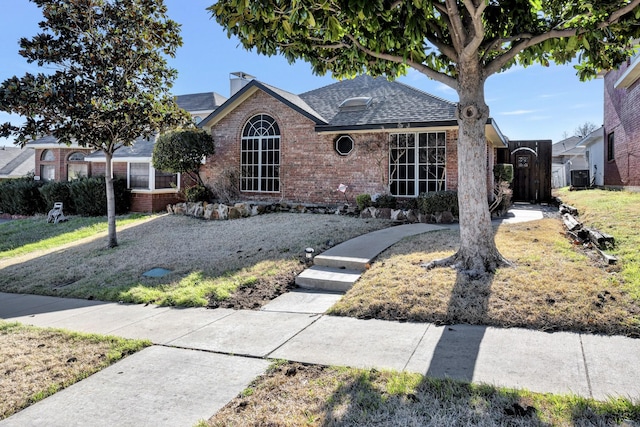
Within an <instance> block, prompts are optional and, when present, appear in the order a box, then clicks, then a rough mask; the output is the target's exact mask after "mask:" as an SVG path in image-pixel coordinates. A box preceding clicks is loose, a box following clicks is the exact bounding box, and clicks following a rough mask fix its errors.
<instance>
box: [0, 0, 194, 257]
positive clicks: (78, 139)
mask: <svg viewBox="0 0 640 427" xmlns="http://www.w3.org/2000/svg"><path fill="white" fill-rule="evenodd" d="M31 1H33V2H34V3H35V4H37V5H38V7H40V8H41V10H42V14H43V17H44V20H43V21H42V22H40V24H39V26H40V29H41V32H40V33H39V34H37V35H35V36H34V37H32V38H31V39H27V38H22V39H21V40H20V50H19V53H20V55H22V56H23V57H25V58H26V60H27V62H29V63H36V64H37V65H38V66H40V67H44V68H43V72H40V73H37V74H35V75H34V74H31V73H27V74H25V75H24V76H22V77H15V76H14V77H12V78H9V79H7V80H5V81H4V82H2V84H0V110H2V111H6V112H10V113H16V114H19V115H21V116H22V117H23V118H24V120H25V122H24V123H22V124H20V125H15V124H12V123H4V124H3V125H2V127H1V131H0V136H4V137H7V136H11V135H13V136H15V138H16V143H17V144H19V145H21V146H24V145H25V144H26V143H27V142H28V141H30V140H33V139H36V138H38V137H42V136H46V135H51V136H53V137H55V138H56V140H57V141H58V142H59V143H61V144H71V143H77V144H78V145H80V146H82V147H89V148H94V149H98V150H102V152H104V154H105V157H106V168H107V173H106V175H107V179H106V183H107V184H106V185H107V206H108V208H107V210H108V217H109V246H116V245H117V240H116V234H115V207H114V203H115V202H114V200H113V183H112V181H111V179H110V178H111V158H112V155H113V153H114V152H115V151H116V150H117V149H118V148H120V147H122V146H129V145H132V144H133V143H134V141H135V140H136V138H139V137H146V138H148V137H151V136H152V135H153V134H155V133H156V132H158V131H159V130H161V129H163V128H167V127H168V128H173V127H175V126H178V125H180V124H182V123H185V122H187V121H188V120H189V116H188V114H187V113H186V112H184V111H183V110H181V109H179V108H178V106H177V105H176V103H175V101H174V99H173V97H172V96H171V95H170V93H169V89H170V88H171V86H172V82H173V80H174V79H175V77H176V75H177V72H176V70H174V69H172V68H170V67H168V66H167V61H166V59H165V58H166V57H173V56H174V55H175V52H176V50H177V48H178V47H179V46H180V45H181V44H182V39H181V38H180V36H179V29H180V28H179V25H178V24H177V23H176V22H174V21H172V20H170V19H168V17H167V14H166V12H167V9H166V7H165V5H164V3H163V0H31Z"/></svg>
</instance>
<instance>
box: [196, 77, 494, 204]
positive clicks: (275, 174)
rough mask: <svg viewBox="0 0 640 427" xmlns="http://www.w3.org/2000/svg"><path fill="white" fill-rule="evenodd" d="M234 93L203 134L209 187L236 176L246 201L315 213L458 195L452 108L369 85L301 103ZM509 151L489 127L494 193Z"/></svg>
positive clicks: (280, 95)
mask: <svg viewBox="0 0 640 427" xmlns="http://www.w3.org/2000/svg"><path fill="white" fill-rule="evenodd" d="M237 75H238V76H240V77H243V76H244V75H243V74H242V73H240V74H237ZM249 77H250V76H249ZM240 86H241V88H240ZM233 87H234V84H232V88H233ZM235 87H236V90H237V91H236V92H235V93H232V94H231V97H230V98H229V99H228V100H227V101H226V102H225V103H223V104H222V105H221V106H220V107H219V108H217V109H216V110H215V111H213V112H212V113H211V114H210V115H209V116H208V117H206V118H205V119H203V120H202V122H200V124H199V126H200V127H202V128H204V129H207V130H209V131H210V132H211V134H212V136H213V139H214V141H215V146H216V153H215V154H214V155H213V156H211V157H210V158H208V159H207V162H206V164H205V165H203V168H202V175H203V179H204V180H205V182H207V183H208V184H212V183H214V182H217V181H218V182H220V180H222V179H223V178H222V177H223V176H225V175H226V174H227V172H228V171H229V169H235V170H236V172H237V176H239V181H240V182H239V189H240V192H241V195H242V198H244V199H247V200H256V201H268V202H276V201H287V202H295V203H310V204H313V203H321V204H339V203H342V202H344V200H345V195H346V197H347V198H348V200H349V201H350V202H353V201H354V200H355V196H356V195H358V194H362V193H368V194H371V195H374V194H384V193H390V194H392V195H394V196H398V197H403V198H411V197H416V196H418V195H419V194H420V193H423V192H432V191H440V190H453V189H456V188H457V185H458V166H457V150H458V146H457V141H458V124H457V120H456V108H457V104H456V103H453V102H449V101H446V100H443V99H441V98H438V97H435V96H433V95H430V94H428V93H425V92H423V91H421V90H418V89H415V88H413V87H410V86H407V85H405V84H402V83H399V82H390V81H388V80H387V79H385V78H372V77H370V76H366V75H363V76H359V77H356V78H354V79H352V80H343V81H340V82H337V83H334V84H330V85H328V86H325V87H321V88H319V89H315V90H312V91H309V92H306V93H302V94H300V95H295V94H292V93H289V92H287V91H284V90H282V89H279V88H276V87H273V86H271V85H268V84H266V83H262V82H260V81H258V80H255V79H244V81H243V83H242V84H241V85H238V84H237V82H236V84H235ZM506 146H507V143H506V138H505V137H504V136H503V135H502V134H501V132H500V130H499V128H498V126H497V125H496V123H495V121H494V120H493V119H489V120H488V122H487V124H486V148H487V150H486V151H487V181H488V183H489V189H492V188H493V173H492V170H493V164H494V161H495V160H494V159H495V157H496V149H498V148H505V147H506ZM341 184H342V186H343V187H342V188H343V189H344V186H345V185H346V186H347V191H346V193H345V194H343V193H342V192H340V191H337V189H338V188H339V186H341Z"/></svg>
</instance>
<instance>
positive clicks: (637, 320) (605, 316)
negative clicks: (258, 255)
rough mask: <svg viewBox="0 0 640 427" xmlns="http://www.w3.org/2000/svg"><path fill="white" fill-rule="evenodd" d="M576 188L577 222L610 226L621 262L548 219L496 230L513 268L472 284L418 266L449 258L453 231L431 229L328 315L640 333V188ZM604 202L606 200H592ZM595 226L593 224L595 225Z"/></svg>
mask: <svg viewBox="0 0 640 427" xmlns="http://www.w3.org/2000/svg"><path fill="white" fill-rule="evenodd" d="M573 194H575V195H578V196H581V197H582V196H583V195H584V199H581V200H584V201H585V206H584V207H582V206H578V207H579V208H582V209H583V210H585V211H586V212H589V213H585V215H584V218H583V219H584V220H585V221H586V222H590V221H593V219H595V218H598V219H601V220H602V224H608V225H610V226H608V227H606V228H603V231H606V232H608V233H610V234H613V235H614V236H615V237H616V239H617V242H618V246H617V249H616V250H615V251H614V253H615V254H616V255H618V256H620V258H621V260H620V262H619V264H618V265H615V266H607V265H605V264H604V263H603V262H602V261H601V260H600V259H599V257H597V256H594V255H593V254H592V253H588V252H585V251H583V249H582V248H581V247H580V246H575V245H573V243H572V242H571V241H570V240H568V239H567V238H566V236H565V232H564V229H563V226H562V222H561V220H560V219H553V218H548V219H543V220H540V221H535V222H530V223H523V224H515V225H507V224H505V225H501V226H500V227H497V229H496V242H497V245H498V248H499V250H500V251H501V253H502V254H503V255H504V256H506V257H507V258H508V259H509V260H511V261H512V262H513V263H514V266H513V267H510V268H501V269H499V270H498V271H497V272H496V274H494V275H491V276H488V277H485V278H481V279H475V280H470V279H469V278H467V277H465V276H462V275H458V274H457V273H456V271H455V270H453V269H450V268H439V269H438V268H437V269H433V270H430V271H425V270H424V269H422V268H421V267H420V264H421V263H423V262H426V261H429V260H433V259H437V258H442V257H446V256H448V255H451V254H452V253H453V252H454V250H455V248H456V247H457V245H458V233H457V232H456V231H440V232H436V233H427V234H423V235H420V236H416V237H414V238H411V239H405V240H404V241H402V242H400V243H399V244H397V245H395V246H393V247H391V248H390V249H389V250H387V251H385V252H384V253H382V254H381V255H380V256H379V257H378V259H377V260H376V262H374V263H373V264H372V266H371V269H370V270H368V271H367V272H366V273H365V274H364V275H363V276H362V278H361V279H360V281H358V282H357V283H356V285H355V286H354V287H353V288H352V289H351V290H350V291H349V292H347V294H346V295H345V297H344V298H342V300H340V301H339V302H338V303H337V304H336V305H335V306H334V307H333V308H332V310H331V313H332V314H335V315H342V316H352V317H358V318H376V319H386V320H400V321H415V322H434V323H437V324H454V323H468V324H476V325H490V326H498V327H516V326H517V327H524V328H532V329H539V330H545V331H557V330H564V331H580V332H590V333H604V334H621V335H628V336H633V337H638V336H640V298H638V295H639V294H640V292H639V290H640V285H639V284H638V274H637V272H638V268H639V266H640V261H639V260H638V258H639V257H638V252H637V248H638V244H639V243H640V240H639V239H637V236H638V231H637V230H640V215H638V214H640V194H629V193H624V194H622V193H611V192H586V191H585V192H581V193H572V195H573ZM621 196H624V197H623V198H621ZM600 198H604V199H605V200H608V202H607V203H604V202H601V203H600V204H597V203H594V202H597V201H598V200H599V199H600ZM622 200H624V201H622ZM567 201H568V202H572V201H573V200H569V199H568V198H567ZM576 201H577V200H576ZM587 202H590V204H587ZM576 205H578V203H576ZM600 205H602V206H603V207H602V208H601V209H603V210H604V211H606V212H611V213H610V214H609V215H607V216H606V220H604V219H603V218H605V217H604V214H601V213H597V211H596V208H599V206H600ZM587 206H589V207H587ZM613 212H619V213H620V216H617V215H613ZM594 225H596V226H599V225H598V223H595V221H594ZM634 236H635V238H634Z"/></svg>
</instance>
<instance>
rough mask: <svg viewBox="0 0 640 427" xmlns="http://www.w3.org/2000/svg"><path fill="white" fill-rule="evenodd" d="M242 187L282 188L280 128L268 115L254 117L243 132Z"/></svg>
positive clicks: (275, 189) (260, 189)
mask: <svg viewBox="0 0 640 427" xmlns="http://www.w3.org/2000/svg"><path fill="white" fill-rule="evenodd" d="M240 170H241V176H240V190H241V191H251V192H270V193H277V192H279V191H280V129H279V127H278V124H277V123H276V122H275V120H274V119H273V118H272V117H270V116H267V115H265V114H259V115H257V116H254V117H253V118H251V119H250V120H249V122H247V124H246V125H245V127H244V129H243V131H242V141H241V144H240Z"/></svg>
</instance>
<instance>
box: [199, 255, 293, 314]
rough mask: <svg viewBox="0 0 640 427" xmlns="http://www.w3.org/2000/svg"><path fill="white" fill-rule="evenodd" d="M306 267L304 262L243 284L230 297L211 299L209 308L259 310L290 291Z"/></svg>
mask: <svg viewBox="0 0 640 427" xmlns="http://www.w3.org/2000/svg"><path fill="white" fill-rule="evenodd" d="M303 269H304V267H303V266H302V264H300V267H299V268H297V269H291V270H288V271H284V272H280V273H278V274H276V275H275V276H270V277H263V278H260V279H258V281H257V282H256V283H255V284H252V285H249V286H242V287H240V288H239V289H237V290H236V291H235V292H234V293H232V294H231V296H229V298H226V299H223V300H218V299H214V298H210V299H209V305H208V307H209V308H232V309H235V310H257V309H260V308H261V307H262V306H263V305H265V304H267V303H268V302H269V301H271V300H273V299H275V298H277V297H279V296H280V295H282V294H284V293H286V292H289V291H291V290H293V289H295V288H297V285H296V283H295V280H296V276H297V275H298V274H300V272H301V271H302V270H303Z"/></svg>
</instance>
